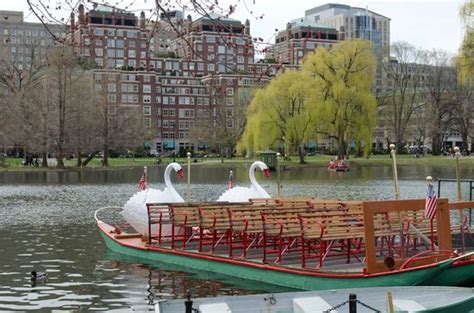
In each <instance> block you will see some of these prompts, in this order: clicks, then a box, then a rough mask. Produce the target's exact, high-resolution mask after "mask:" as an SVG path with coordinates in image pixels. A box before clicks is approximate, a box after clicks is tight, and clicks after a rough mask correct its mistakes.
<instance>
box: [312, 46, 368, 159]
mask: <svg viewBox="0 0 474 313" xmlns="http://www.w3.org/2000/svg"><path fill="white" fill-rule="evenodd" d="M372 51H373V50H372V45H371V43H370V42H368V41H363V40H352V41H346V42H343V43H341V44H339V45H337V46H335V47H334V48H333V49H332V50H326V49H323V48H320V49H318V50H316V52H315V53H313V54H310V55H309V56H308V57H307V58H306V60H305V62H304V64H303V71H304V72H305V73H306V75H307V76H309V77H311V80H310V82H311V87H310V89H311V90H314V91H315V93H314V94H313V99H312V103H315V104H316V106H315V107H316V115H317V117H318V129H317V132H318V133H320V134H323V135H325V136H327V137H329V138H330V139H334V140H335V141H336V143H337V148H338V149H337V151H338V152H337V154H338V158H340V159H344V158H345V156H346V155H347V147H348V144H350V143H351V142H352V143H355V144H356V145H357V146H358V150H362V148H363V149H364V152H365V154H366V155H368V153H369V152H370V149H371V146H372V134H373V130H374V128H375V125H376V110H377V105H376V100H375V97H374V96H373V94H372V88H373V82H374V78H375V68H376V61H375V57H374V55H373V52H372Z"/></svg>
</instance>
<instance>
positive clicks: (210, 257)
mask: <svg viewBox="0 0 474 313" xmlns="http://www.w3.org/2000/svg"><path fill="white" fill-rule="evenodd" d="M102 224H104V225H108V224H106V223H104V222H102ZM97 226H98V227H99V229H100V230H101V231H102V232H103V233H104V234H105V235H106V236H107V237H109V238H110V239H112V240H113V241H114V242H116V243H117V244H119V245H121V246H124V247H128V248H132V249H138V250H144V251H155V252H160V253H170V254H174V255H179V256H185V257H189V258H195V259H203V260H209V261H214V262H220V263H227V264H232V265H239V266H245V267H253V268H258V269H262V270H271V271H276V272H282V273H288V274H296V275H303V276H315V277H326V278H350V279H356V278H369V277H377V276H385V275H394V274H402V273H406V272H411V271H417V270H420V269H427V268H431V267H436V266H437V265H438V264H439V263H440V262H438V263H434V264H428V265H422V266H417V267H412V268H408V269H403V270H394V271H390V272H386V273H376V274H364V273H361V274H350V273H345V274H336V273H322V272H314V271H310V270H299V269H291V268H282V267H278V266H274V265H268V264H258V263H254V262H251V261H240V260H235V259H228V258H223V257H219V256H213V255H203V254H199V253H194V252H189V251H180V250H171V249H163V248H156V247H148V248H143V247H137V246H134V245H131V244H126V243H123V242H120V241H118V240H117V239H116V238H114V237H113V236H112V235H111V234H109V233H108V232H107V231H105V230H104V228H103V225H101V223H97ZM108 226H110V227H112V226H111V225H108ZM112 228H113V227H112Z"/></svg>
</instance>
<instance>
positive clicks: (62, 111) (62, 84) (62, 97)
mask: <svg viewBox="0 0 474 313" xmlns="http://www.w3.org/2000/svg"><path fill="white" fill-rule="evenodd" d="M65 71H66V70H65V69H63V68H61V69H60V70H59V77H58V83H59V90H58V91H59V92H58V93H59V97H58V102H59V103H58V105H59V110H58V111H59V129H58V131H59V135H58V151H57V154H56V160H57V165H56V167H57V168H64V161H63V158H64V139H65V131H66V129H65V122H66V84H67V82H66V78H67V77H66V72H65Z"/></svg>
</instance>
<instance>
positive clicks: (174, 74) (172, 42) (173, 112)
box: [71, 5, 284, 152]
mask: <svg viewBox="0 0 474 313" xmlns="http://www.w3.org/2000/svg"><path fill="white" fill-rule="evenodd" d="M162 18H164V19H165V20H162V21H159V22H158V23H157V24H152V23H148V22H147V21H146V20H145V16H144V14H143V13H142V14H141V16H140V18H137V17H136V16H135V15H134V14H132V13H129V12H126V11H122V10H117V9H116V8H113V7H109V6H105V5H96V6H95V8H94V9H93V10H91V11H89V12H87V13H86V12H85V10H84V7H83V6H80V7H79V16H78V19H77V22H76V21H75V19H72V22H71V23H72V24H71V26H72V28H73V29H74V31H73V36H72V40H73V41H74V43H75V45H76V46H77V51H78V53H79V55H80V56H81V57H82V58H86V59H88V60H90V61H91V62H92V63H95V65H96V66H97V68H98V69H95V70H94V77H95V84H96V90H102V91H103V92H104V93H105V94H106V96H105V98H106V99H107V105H108V107H109V110H108V112H109V114H110V115H111V117H112V118H113V115H114V114H115V113H116V112H117V111H118V108H120V107H129V108H135V109H138V110H140V111H141V114H142V116H143V125H144V127H145V128H147V129H149V130H150V132H151V133H152V134H153V137H154V138H153V140H151V141H150V142H149V143H148V144H149V145H150V148H151V149H152V150H155V149H156V150H157V151H158V152H160V151H161V152H163V151H178V149H182V148H183V149H197V148H199V147H203V146H208V145H206V143H205V142H197V141H196V140H195V139H193V138H192V136H191V135H190V133H191V132H192V131H193V127H194V126H195V121H196V119H197V118H199V116H200V113H201V112H203V111H211V112H212V111H214V112H215V108H216V107H217V104H216V103H213V101H215V100H213V99H211V98H212V94H213V93H214V92H215V90H211V89H212V88H214V89H215V86H216V82H218V84H219V90H220V91H221V92H222V93H223V97H222V101H224V102H225V104H226V106H227V107H228V108H227V110H226V112H227V118H228V122H227V125H228V127H229V128H232V127H234V125H235V123H234V122H233V119H234V116H233V112H234V109H233V107H234V106H235V105H238V104H239V103H241V102H240V101H239V99H238V97H239V92H238V90H239V89H242V88H252V87H254V86H258V85H259V84H263V83H265V82H266V81H268V80H269V79H270V78H271V77H272V76H274V75H275V74H276V73H277V71H279V70H284V67H281V66H276V65H270V64H264V63H255V61H254V47H253V42H252V38H251V36H250V25H249V22H248V21H247V22H246V23H245V24H242V23H241V22H239V21H237V20H233V19H229V18H224V17H220V16H211V18H210V19H209V17H202V18H200V19H198V20H196V21H191V19H190V17H188V18H187V19H186V20H182V19H180V16H179V15H176V14H174V15H173V16H172V19H171V18H170V16H162ZM216 21H218V22H217V23H216ZM170 23H176V24H173V26H174V27H184V28H185V35H184V36H183V37H182V38H179V39H176V38H175V37H174V35H172V33H171V32H170V27H171V24H170ZM176 25H177V26H176ZM171 29H173V27H171ZM159 34H162V35H163V37H160V36H159ZM160 48H161V50H160ZM169 52H174V53H175V54H176V57H175V58H164V57H159V56H160V55H163V54H168V53H169ZM209 82H213V83H212V84H209Z"/></svg>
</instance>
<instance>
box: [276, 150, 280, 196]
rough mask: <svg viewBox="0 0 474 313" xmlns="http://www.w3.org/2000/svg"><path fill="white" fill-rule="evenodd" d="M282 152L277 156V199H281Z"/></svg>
mask: <svg viewBox="0 0 474 313" xmlns="http://www.w3.org/2000/svg"><path fill="white" fill-rule="evenodd" d="M280 156H281V154H280V152H277V154H276V157H277V159H276V169H277V197H278V198H280V181H281V180H280Z"/></svg>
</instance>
